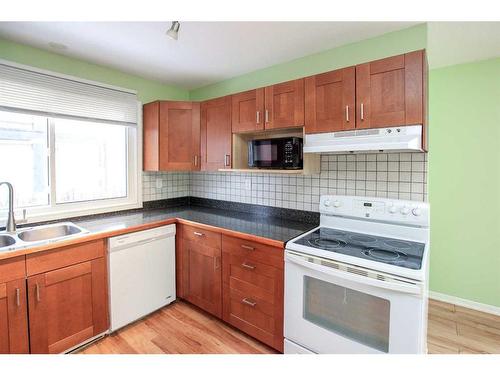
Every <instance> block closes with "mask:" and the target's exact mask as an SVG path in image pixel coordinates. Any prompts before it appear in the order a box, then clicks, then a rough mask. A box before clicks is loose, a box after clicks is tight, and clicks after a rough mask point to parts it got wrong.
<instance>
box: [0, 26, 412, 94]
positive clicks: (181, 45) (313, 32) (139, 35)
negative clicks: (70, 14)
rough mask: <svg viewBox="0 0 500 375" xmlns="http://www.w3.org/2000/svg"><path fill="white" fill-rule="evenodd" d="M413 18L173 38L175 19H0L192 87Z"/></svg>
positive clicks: (6, 33) (30, 34) (122, 66)
mask: <svg viewBox="0 0 500 375" xmlns="http://www.w3.org/2000/svg"><path fill="white" fill-rule="evenodd" d="M415 24H417V22H181V29H180V34H179V40H178V41H174V40H172V39H170V38H169V37H167V36H166V35H165V32H166V30H167V29H168V28H169V27H170V22H0V37H2V38H5V39H10V40H13V41H16V42H20V43H24V44H28V45H32V46H35V47H38V48H42V49H46V50H52V51H54V52H57V53H60V54H64V55H67V56H71V57H76V58H79V59H82V60H85V61H89V62H92V63H96V64H101V65H105V66H108V67H112V68H116V69H119V70H121V71H124V72H127V73H132V74H136V75H138V76H141V77H145V78H150V79H154V80H158V81H161V82H163V83H166V84H172V85H175V86H178V87H183V88H186V89H192V88H196V87H201V86H205V85H208V84H211V83H214V82H218V81H222V80H224V79H228V78H231V77H235V76H238V75H241V74H244V73H248V72H251V71H254V70H257V69H261V68H264V67H268V66H272V65H275V64H279V63H282V62H286V61H289V60H293V59H295V58H298V57H302V56H306V55H309V54H312V53H315V52H319V51H323V50H327V49H330V48H334V47H337V46H341V45H344V44H348V43H352V42H356V41H359V40H363V39H367V38H371V37H374V36H377V35H381V34H384V33H387V32H390V31H395V30H400V29H404V28H407V27H410V26H412V25H415ZM49 43H60V44H63V45H65V46H67V49H65V50H59V49H54V48H53V47H50V46H49Z"/></svg>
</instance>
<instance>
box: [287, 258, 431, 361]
mask: <svg viewBox="0 0 500 375" xmlns="http://www.w3.org/2000/svg"><path fill="white" fill-rule="evenodd" d="M424 315H425V308H424V298H423V293H422V285H421V284H420V283H418V282H414V283H413V282H409V281H406V280H400V279H397V278H396V277H394V278H393V277H391V276H390V275H386V274H380V273H377V272H375V271H369V270H365V269H363V268H360V267H356V266H350V265H346V264H343V263H338V262H335V261H331V260H326V259H323V258H318V257H314V256H310V255H304V254H298V253H295V252H291V251H287V252H286V257H285V337H286V338H287V339H288V340H290V341H293V342H295V343H297V344H299V345H301V346H303V347H304V348H306V349H309V350H311V351H313V352H316V353H355V354H357V353H422V352H424V350H425V334H426V332H424V331H425V329H426V328H425V327H426V324H424V319H425V317H424Z"/></svg>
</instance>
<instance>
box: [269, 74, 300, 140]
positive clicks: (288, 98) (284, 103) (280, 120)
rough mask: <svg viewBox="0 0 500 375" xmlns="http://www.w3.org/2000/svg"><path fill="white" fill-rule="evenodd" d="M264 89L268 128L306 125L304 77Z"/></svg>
mask: <svg viewBox="0 0 500 375" xmlns="http://www.w3.org/2000/svg"><path fill="white" fill-rule="evenodd" d="M264 91H265V94H264V97H265V109H264V123H265V125H264V127H265V129H266V130H268V129H280V128H290V127H302V126H304V79H296V80H294V81H289V82H283V83H278V84H276V85H272V86H268V87H266V88H265V89H264Z"/></svg>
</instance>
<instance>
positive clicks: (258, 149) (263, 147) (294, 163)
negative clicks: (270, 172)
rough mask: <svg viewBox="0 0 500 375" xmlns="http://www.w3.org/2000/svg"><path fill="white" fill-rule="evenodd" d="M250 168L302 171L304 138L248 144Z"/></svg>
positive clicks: (277, 139)
mask: <svg viewBox="0 0 500 375" xmlns="http://www.w3.org/2000/svg"><path fill="white" fill-rule="evenodd" d="M248 166H249V167H254V168H276V169H302V166H303V154H302V138H298V137H289V138H270V139H254V140H252V141H249V142H248Z"/></svg>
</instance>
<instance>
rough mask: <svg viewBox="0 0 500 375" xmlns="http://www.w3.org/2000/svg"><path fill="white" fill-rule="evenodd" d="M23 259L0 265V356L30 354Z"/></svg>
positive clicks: (12, 259) (9, 260) (24, 264)
mask: <svg viewBox="0 0 500 375" xmlns="http://www.w3.org/2000/svg"><path fill="white" fill-rule="evenodd" d="M27 314H28V309H27V303H26V262H25V258H24V256H19V257H14V258H9V259H5V260H1V261H0V354H25V353H28V352H29V341H28V315H27Z"/></svg>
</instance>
